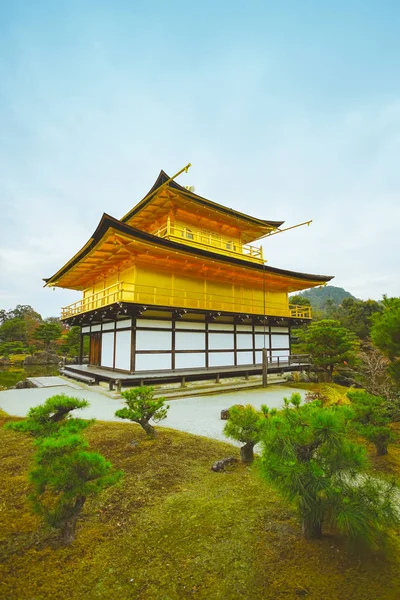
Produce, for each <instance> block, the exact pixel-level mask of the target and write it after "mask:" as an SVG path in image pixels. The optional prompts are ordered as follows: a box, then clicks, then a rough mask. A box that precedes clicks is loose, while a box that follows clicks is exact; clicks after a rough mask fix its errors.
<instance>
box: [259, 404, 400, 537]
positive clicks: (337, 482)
mask: <svg viewBox="0 0 400 600" xmlns="http://www.w3.org/2000/svg"><path fill="white" fill-rule="evenodd" d="M349 418H350V413H349V409H348V408H347V407H344V406H337V407H333V408H323V407H321V404H320V403H319V402H312V403H310V404H301V398H300V395H299V394H293V395H292V397H291V399H290V400H287V399H285V408H284V409H283V410H282V411H279V412H278V413H277V414H276V415H274V416H272V417H271V418H270V419H268V420H267V421H266V423H267V427H266V430H265V432H264V435H263V453H262V460H261V472H262V474H263V476H264V477H265V478H266V479H267V480H268V481H269V482H270V483H271V484H272V485H273V486H274V487H275V488H276V489H277V491H278V492H279V493H280V494H281V495H282V496H283V497H284V498H286V499H287V500H288V501H290V502H291V503H293V504H294V506H295V507H296V509H297V511H298V514H299V517H300V521H301V523H302V529H303V533H304V535H305V537H306V538H317V537H320V536H321V535H322V531H323V526H328V527H334V528H337V529H338V530H339V531H340V532H341V533H343V534H345V535H347V536H348V537H350V538H352V539H354V540H357V541H359V542H361V543H364V544H366V545H368V546H369V547H372V548H378V547H380V546H381V545H382V543H383V540H384V539H385V538H386V537H387V531H388V529H389V528H391V527H393V526H394V525H398V524H399V523H400V515H399V510H398V488H397V487H396V486H395V484H394V483H387V482H386V481H382V480H379V479H377V478H371V477H369V476H368V474H367V471H366V469H367V465H368V463H367V457H366V451H365V448H364V447H362V446H360V445H358V444H355V443H353V442H351V441H350V440H349V439H348V437H347V429H348V423H349Z"/></svg>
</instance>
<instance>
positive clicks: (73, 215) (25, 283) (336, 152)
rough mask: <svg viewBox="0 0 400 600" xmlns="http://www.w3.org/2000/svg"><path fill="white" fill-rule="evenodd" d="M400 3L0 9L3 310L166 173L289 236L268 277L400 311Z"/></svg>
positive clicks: (95, 4)
mask: <svg viewBox="0 0 400 600" xmlns="http://www.w3.org/2000/svg"><path fill="white" fill-rule="evenodd" d="M399 31H400V5H399V4H398V2H385V1H380V2H378V1H376V2H375V1H369V2H361V1H360V2H356V1H351V0H349V1H347V2H340V1H339V2H320V1H319V2H317V1H313V2H311V1H309V2H307V1H302V2H299V1H296V2H294V1H287V2H269V1H267V0H265V1H263V2H251V1H248V2H237V1H236V2H235V1H231V2H229V3H228V2H222V1H216V0H214V2H209V1H202V2H194V3H188V2H173V1H172V2H152V1H151V0H149V1H147V2H136V1H135V0H131V1H129V2H128V1H122V0H114V1H113V2H111V1H108V2H105V1H101V0H96V1H90V0H81V1H79V2H77V1H69V2H61V1H56V0H52V1H41V0H36V2H31V1H18V0H13V2H11V1H9V2H2V3H0V140H1V142H0V174H1V177H0V203H1V213H0V307H3V308H11V307H13V306H15V305H16V304H17V303H21V304H32V305H33V306H34V307H35V309H36V310H38V311H39V312H41V313H42V314H43V315H45V316H49V315H56V314H58V312H59V307H60V306H61V305H65V304H68V303H70V302H73V301H74V300H76V299H78V298H79V293H78V292H71V291H63V290H56V291H55V292H52V291H50V290H48V289H42V281H41V279H42V277H48V276H50V275H52V274H53V273H54V272H55V271H56V270H58V268H59V267H60V266H61V265H62V264H64V262H66V261H67V260H68V259H69V258H70V257H71V256H72V255H73V254H74V253H75V252H76V251H77V250H78V249H79V248H80V247H81V246H83V245H84V244H85V243H86V241H87V239H88V238H89V237H90V235H91V233H92V232H93V231H94V229H95V228H96V225H97V223H98V220H99V219H100V217H101V214H102V213H103V212H107V213H110V214H112V215H113V216H115V217H121V216H122V215H123V214H125V213H126V212H127V211H128V210H129V208H130V207H131V206H133V205H134V204H136V202H138V201H139V200H140V199H141V198H142V197H143V196H144V195H145V193H146V192H147V190H148V189H149V188H150V187H151V185H152V184H153V182H154V180H155V179H156V177H157V175H158V172H159V170H160V169H161V168H163V169H164V170H166V171H167V172H169V173H170V174H172V173H174V172H176V171H177V170H179V169H180V168H181V167H182V166H184V165H185V164H186V163H187V162H189V161H190V162H192V163H193V167H192V168H191V169H190V171H189V174H188V175H182V176H181V178H180V180H179V182H180V183H181V184H182V185H195V186H196V192H197V193H199V194H201V195H203V196H206V197H208V198H210V199H213V200H215V201H217V202H220V203H222V204H226V205H228V206H232V207H233V208H236V209H238V210H241V211H244V212H248V213H250V214H253V215H255V216H258V217H260V218H267V219H268V218H269V219H285V220H286V224H287V225H291V224H294V223H298V222H301V221H305V220H307V219H310V218H312V219H314V222H313V224H312V225H311V227H310V228H300V229H297V230H294V231H292V232H288V233H285V234H281V235H279V236H275V237H274V238H271V239H270V240H268V241H266V242H264V244H263V245H264V253H265V255H266V257H267V259H268V263H269V264H270V265H273V266H277V267H282V268H288V269H293V270H299V271H305V272H312V273H320V274H331V275H335V276H336V278H335V280H334V281H333V284H334V285H338V286H343V287H345V288H346V289H348V290H349V291H351V292H352V293H353V294H354V295H356V296H358V297H360V298H369V297H371V298H376V299H379V298H380V297H381V296H382V294H384V293H386V294H388V295H398V296H399V295H400V278H399V255H400V242H399V234H398V232H399V226H400V202H399V191H400V168H399V156H400V77H399V73H400V36H399Z"/></svg>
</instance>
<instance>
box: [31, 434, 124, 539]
mask: <svg viewBox="0 0 400 600" xmlns="http://www.w3.org/2000/svg"><path fill="white" fill-rule="evenodd" d="M88 446H89V444H88V443H87V442H86V441H85V440H83V439H82V438H81V437H80V436H79V435H76V434H72V435H71V434H65V433H64V434H61V435H58V436H52V437H48V438H43V439H41V440H39V441H38V442H37V453H36V455H35V458H34V465H33V468H32V469H31V471H30V473H29V477H30V480H31V482H32V483H33V485H34V492H33V494H32V495H31V500H32V502H33V506H34V509H35V511H36V512H37V513H38V514H40V515H41V516H42V517H43V518H44V519H45V521H46V523H47V524H48V525H50V526H51V527H54V528H56V529H59V530H60V531H61V535H62V540H63V543H64V544H70V543H72V542H73V541H74V539H75V532H76V524H77V520H78V517H79V515H80V514H81V512H82V509H83V506H84V504H85V502H86V499H87V498H88V497H89V496H93V495H96V494H98V493H99V492H101V491H102V490H103V489H105V488H107V487H109V486H111V485H114V484H115V483H117V481H119V480H120V479H121V477H122V473H121V472H118V471H113V469H112V467H111V463H109V462H108V461H106V459H105V458H104V457H103V456H102V455H101V454H99V453H98V452H89V451H88Z"/></svg>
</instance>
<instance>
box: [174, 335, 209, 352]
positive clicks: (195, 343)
mask: <svg viewBox="0 0 400 600" xmlns="http://www.w3.org/2000/svg"><path fill="white" fill-rule="evenodd" d="M205 347H206V334H205V332H202V331H199V332H197V331H196V332H192V331H176V332H175V349H176V350H205Z"/></svg>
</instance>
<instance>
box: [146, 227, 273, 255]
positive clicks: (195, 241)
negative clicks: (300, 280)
mask: <svg viewBox="0 0 400 600" xmlns="http://www.w3.org/2000/svg"><path fill="white" fill-rule="evenodd" d="M151 233H152V235H156V236H158V237H162V238H166V239H169V240H173V241H175V242H179V243H181V244H187V245H188V246H195V247H197V248H204V249H207V250H212V251H213V252H218V253H219V254H225V255H227V256H235V257H236V258H241V259H243V258H244V259H245V260H249V261H251V262H257V263H264V262H265V261H264V259H263V250H262V247H261V246H260V247H258V246H251V245H250V244H242V243H241V242H240V241H238V240H233V239H229V238H227V237H224V236H221V235H218V234H217V233H214V232H211V231H205V230H203V229H196V228H194V227H193V228H191V227H181V226H177V225H173V224H172V223H171V222H170V220H169V219H168V221H167V224H166V225H165V226H163V227H160V228H159V229H156V230H155V231H152V232H151Z"/></svg>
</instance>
